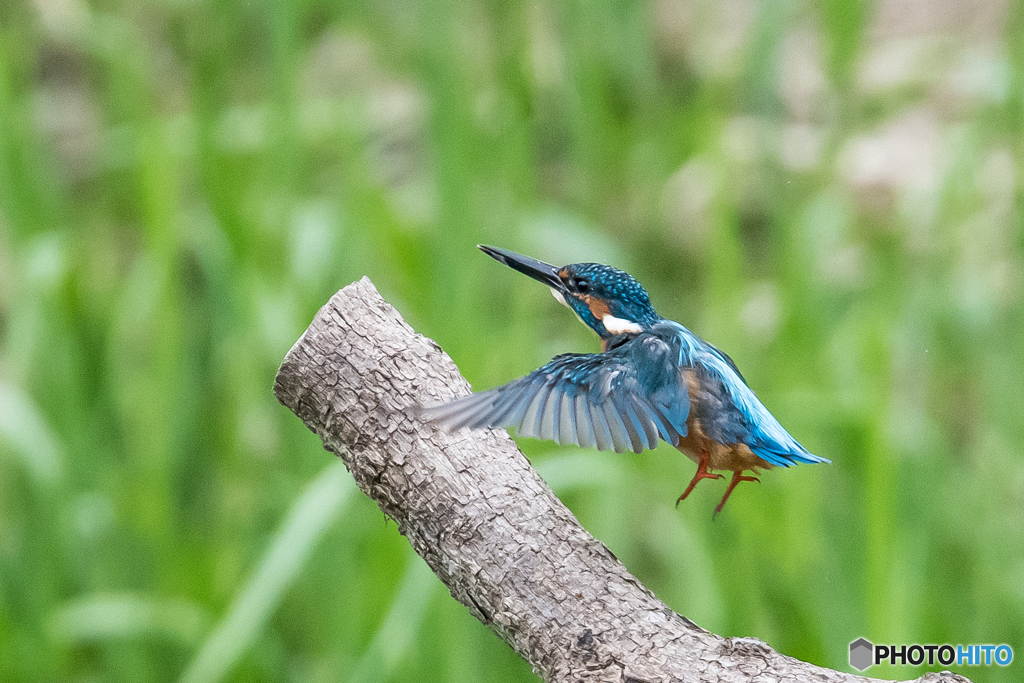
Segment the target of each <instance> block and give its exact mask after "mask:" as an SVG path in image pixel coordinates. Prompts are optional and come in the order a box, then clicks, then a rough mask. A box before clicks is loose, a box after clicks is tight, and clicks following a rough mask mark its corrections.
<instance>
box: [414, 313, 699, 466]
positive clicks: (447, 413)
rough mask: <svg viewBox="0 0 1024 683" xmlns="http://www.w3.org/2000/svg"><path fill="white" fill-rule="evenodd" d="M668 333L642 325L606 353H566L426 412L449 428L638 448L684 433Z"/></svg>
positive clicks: (681, 395)
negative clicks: (491, 429)
mask: <svg viewBox="0 0 1024 683" xmlns="http://www.w3.org/2000/svg"><path fill="white" fill-rule="evenodd" d="M678 355H679V351H678V349H676V348H673V346H672V344H671V340H666V339H664V338H662V337H660V336H658V335H656V334H652V333H643V334H640V335H638V336H637V337H636V338H634V339H632V340H631V341H629V342H627V343H625V344H622V345H621V346H618V347H616V348H615V349H613V350H610V351H607V352H604V353H591V354H578V353H569V354H564V355H561V356H556V357H555V358H554V359H553V360H552V361H551V362H550V363H548V364H547V365H545V366H544V367H542V368H539V369H537V370H534V371H533V372H531V373H530V374H529V375H527V376H526V377H521V378H520V379H517V380H513V381H511V382H509V383H508V384H505V385H503V386H500V387H498V388H496V389H491V390H489V391H483V392H480V393H476V394H472V395H470V396H466V397H464V398H460V399H456V400H455V401H452V402H451V403H444V404H439V405H434V406H427V407H424V408H423V409H422V412H421V415H422V416H423V417H424V418H425V419H427V420H430V421H433V422H436V423H438V424H440V425H442V426H444V427H445V428H447V429H449V430H452V431H454V430H456V429H461V428H463V427H469V428H471V429H479V428H484V427H514V428H515V430H516V433H517V434H518V435H519V436H529V437H534V438H538V439H552V440H554V441H555V442H556V443H559V444H566V443H573V444H576V445H577V446H584V447H596V448H597V449H598V450H602V451H606V450H613V449H614V450H615V451H616V452H619V453H622V452H623V451H626V450H633V451H634V452H636V453H639V452H641V451H642V450H644V449H645V448H654V447H655V446H657V445H658V437H661V438H662V439H664V440H665V441H668V442H669V443H671V444H672V445H677V444H678V443H679V439H680V437H682V436H686V417H687V415H688V414H689V412H690V398H689V395H688V394H687V391H686V387H685V386H684V385H682V383H681V382H680V380H679V370H678V366H677V364H676V362H675V360H676V358H678Z"/></svg>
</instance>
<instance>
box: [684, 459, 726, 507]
mask: <svg viewBox="0 0 1024 683" xmlns="http://www.w3.org/2000/svg"><path fill="white" fill-rule="evenodd" d="M709 460H710V458H708V456H707V455H706V454H705V455H701V457H700V462H699V463H698V464H697V473H696V474H695V475H693V479H691V480H690V485H689V486H687V487H686V490H685V491H683V495H681V496H679V498H677V499H676V507H679V504H680V503H681V502H683V501H684V500H686V497H687V496H688V495H690V491H692V490H693V487H694V486H696V485H697V482H698V481H700V480H701V479H721V478H722V475H721V474H715V473H714V472H708V461H709ZM734 486H735V484H734ZM730 490H731V489H730ZM725 495H726V496H728V495H729V494H728V493H727V494H725ZM723 502H724V501H723Z"/></svg>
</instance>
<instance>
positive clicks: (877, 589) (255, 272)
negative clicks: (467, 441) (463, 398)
mask: <svg viewBox="0 0 1024 683" xmlns="http://www.w3.org/2000/svg"><path fill="white" fill-rule="evenodd" d="M1022 162H1024V8H1022V6H1021V4H1020V3H1007V2H1000V1H993V0H982V1H980V2H958V1H957V0H937V1H931V0H928V1H926V0H901V1H899V2H897V1H895V0H879V1H878V2H875V3H868V2H848V1H847V0H826V2H823V3H806V2H787V1H785V0H656V1H654V2H646V3H632V2H624V1H621V0H598V1H592V2H582V1H580V0H575V1H568V2H554V1H548V0H539V1H537V2H521V1H518V0H489V1H474V2H462V3H444V2H437V1H436V0H426V1H424V2H413V1H410V0H388V1H385V2H368V1H365V2H345V1H342V2H338V3H324V2H315V1H313V0H296V1H293V2H283V1H278V2H268V3H250V2H237V1H235V0H221V1H219V2H211V3H201V2H197V1H193V0H144V1H127V0H104V1H99V0H97V1H89V2H86V1H84V0H35V1H34V2H29V1H28V0H10V1H7V2H4V3H2V4H0V680H3V681H19V682H34V681H83V682H84V681H133V682H135V681H174V680H181V681H187V682H189V683H194V682H198V681H216V680H224V681H313V682H316V681H325V682H326V681H332V682H333V681H400V680H401V681H406V680H417V681H481V680H486V681H499V682H500V681H531V680H536V679H535V677H534V676H533V674H531V672H530V670H529V667H528V666H527V665H526V664H524V663H523V662H522V661H520V660H519V659H518V658H517V657H516V656H515V655H514V654H513V653H512V652H511V651H510V650H509V649H508V648H506V647H505V646H504V645H503V644H502V643H500V642H499V641H498V640H497V638H495V637H494V636H493V635H492V634H491V633H490V632H488V631H487V630H486V629H485V628H484V627H483V626H481V625H480V624H479V623H478V622H476V621H475V620H474V619H473V618H471V617H470V616H469V615H468V613H467V612H466V611H465V610H464V609H463V608H462V607H461V606H460V605H458V604H457V603H455V601H453V600H452V599H451V598H450V597H449V596H448V595H447V593H446V591H445V590H444V588H443V587H442V586H441V585H440V583H439V582H438V581H437V580H436V579H435V578H434V577H433V575H432V574H430V573H429V571H427V570H426V569H425V568H424V567H425V565H423V563H422V562H421V561H420V560H419V559H418V557H416V556H415V555H414V554H413V552H412V551H411V550H410V548H409V546H408V544H407V542H406V541H405V540H404V539H403V538H402V537H401V536H400V535H399V534H398V533H397V531H396V529H395V526H394V524H392V523H389V522H388V521H387V520H385V519H384V518H383V516H382V515H381V513H380V512H379V510H378V509H377V508H376V506H375V504H374V503H372V502H371V501H370V500H369V499H367V498H366V497H365V496H363V495H362V494H361V493H359V492H358V491H356V490H355V487H354V485H353V484H352V482H351V479H350V477H348V475H347V473H346V472H344V470H343V469H341V468H340V467H339V465H338V464H337V462H336V461H335V460H334V459H333V458H332V457H331V456H330V455H329V454H327V453H325V452H324V451H323V450H322V448H321V446H320V444H319V442H318V440H317V439H316V438H315V437H314V436H313V435H312V434H311V433H309V432H307V431H306V429H305V427H303V425H302V424H301V423H300V422H299V421H298V420H297V419H296V418H295V417H294V416H293V415H292V414H290V413H289V412H288V411H287V410H286V409H284V408H283V407H281V406H280V405H278V404H277V402H276V400H275V399H274V396H273V394H272V391H271V387H272V381H273V377H274V374H275V371H276V369H277V366H278V364H279V363H280V361H281V360H282V358H283V357H284V354H285V352H286V351H287V350H288V348H289V347H290V346H291V344H292V343H293V342H294V341H295V340H296V339H297V338H298V336H299V334H301V332H302V331H303V330H304V329H305V327H306V325H307V324H308V323H309V321H310V320H311V318H312V316H313V314H314V313H315V312H316V310H317V309H318V308H319V307H320V306H321V305H322V304H323V303H324V302H326V300H327V299H328V298H329V297H330V295H331V294H333V293H334V292H335V291H336V290H337V289H339V288H341V287H342V286H344V285H346V284H348V283H349V282H351V281H353V280H356V279H358V278H360V277H361V276H363V275H369V276H370V277H371V278H372V280H373V282H374V283H375V284H376V286H377V287H378V288H379V289H380V291H381V292H382V293H383V294H384V296H385V297H386V298H387V299H388V300H389V301H390V302H391V303H393V304H394V305H395V306H396V307H397V308H398V309H399V311H400V312H401V313H402V314H403V315H404V316H405V317H406V319H407V320H408V321H409V322H410V323H411V324H412V325H413V326H414V327H415V328H416V329H417V330H418V331H419V332H421V333H423V334H426V335H428V336H431V337H433V338H434V339H436V340H437V341H438V342H439V343H440V344H441V345H442V346H443V347H444V348H445V349H446V350H447V351H448V352H449V353H450V354H451V355H452V357H453V358H454V359H455V360H456V362H457V363H458V364H459V365H460V367H461V368H462V370H463V371H464V373H465V374H466V376H467V377H468V378H469V379H470V381H471V382H472V383H473V384H474V386H476V387H477V388H487V387H491V386H495V385H497V384H499V383H501V382H504V381H507V380H509V379H511V378H513V377H516V376H519V375H521V374H524V373H525V372H527V371H529V370H531V369H533V368H535V367H537V366H538V365H540V364H542V363H543V362H545V361H547V360H548V359H549V358H550V357H551V356H552V355H554V354H556V353H561V352H566V351H582V350H596V349H597V348H598V345H597V342H596V339H595V338H594V337H593V335H591V334H590V333H589V331H588V330H586V329H585V328H584V327H583V326H582V325H579V324H577V323H576V322H575V321H574V320H573V319H572V318H571V316H570V314H569V313H568V312H567V311H566V310H565V309H563V308H562V307H560V306H558V305H557V304H556V303H555V302H554V301H553V300H552V299H551V297H550V295H549V294H548V292H546V291H545V290H544V288H543V287H540V286H538V285H537V284H536V283H534V282H532V281H530V280H528V279H527V278H525V277H522V276H520V275H518V274H516V273H514V272H513V271H511V270H509V269H507V268H503V267H501V266H500V265H498V264H496V263H495V262H494V261H492V260H490V259H488V258H487V257H486V256H484V255H483V254H481V253H479V252H478V251H477V250H476V248H475V245H476V244H477V243H480V242H483V243H490V244H495V245H498V246H502V247H506V248H511V249H515V250H517V251H521V252H524V253H527V254H530V255H532V256H535V257H538V258H541V259H544V260H546V261H550V262H554V263H567V262H572V261H583V260H599V261H605V262H608V263H611V264H614V265H616V266H619V267H622V268H624V269H626V270H629V271H630V272H632V273H633V274H635V275H636V276H637V277H638V278H639V279H640V280H641V281H642V282H643V283H644V284H645V285H646V286H647V288H648V289H649V290H650V292H651V295H652V299H653V302H654V304H655V306H656V307H657V309H658V311H659V312H660V313H661V314H663V315H665V316H666V317H670V318H673V319H675V320H679V321H681V322H682V323H684V324H685V325H687V326H688V327H690V328H691V329H693V330H694V331H695V332H697V333H698V334H700V335H701V336H703V337H705V338H706V339H708V340H709V341H711V342H713V343H715V344H716V345H718V346H720V347H721V348H723V349H724V350H726V351H727V352H728V353H729V354H730V355H731V356H732V357H733V358H734V359H735V360H736V362H737V363H738V364H739V366H740V368H742V369H743V371H744V373H745V375H746V377H747V379H748V381H749V382H750V384H751V386H752V387H753V388H754V389H755V391H757V393H758V394H759V396H760V397H761V398H762V399H763V400H764V402H765V403H766V404H767V405H768V407H769V408H770V409H771V410H772V411H773V412H774V413H775V414H776V415H777V416H778V417H779V418H780V420H781V421H782V423H783V424H784V425H785V426H786V427H787V428H788V429H789V430H790V431H791V432H792V433H793V434H794V435H795V436H796V437H797V438H798V439H800V441H801V442H803V443H804V444H805V445H806V446H807V447H808V448H810V449H811V450H812V451H813V452H815V453H818V454H821V455H823V456H826V457H828V458H831V459H832V460H833V462H834V464H833V465H823V466H815V467H812V466H803V467H798V468H795V469H793V470H785V471H779V470H777V471H773V472H770V473H768V474H767V476H765V477H764V480H763V483H762V484H761V485H759V486H758V485H752V484H750V485H743V486H742V487H740V489H739V491H738V492H737V493H736V495H735V496H734V497H733V498H732V500H731V501H730V502H729V505H728V506H727V508H726V510H725V513H724V514H722V515H721V516H719V518H718V520H717V521H715V522H712V520H711V510H712V508H713V507H714V505H715V503H716V502H717V500H718V498H719V497H720V496H721V494H722V491H723V486H722V485H721V483H720V482H715V483H705V484H703V485H702V486H700V487H698V488H697V489H696V491H695V493H694V495H693V496H691V498H690V499H688V500H687V501H686V502H685V503H684V504H682V505H680V506H679V508H678V510H677V509H675V508H674V507H673V503H674V501H675V499H676V497H677V496H678V495H679V493H680V492H681V491H682V489H683V487H684V486H685V485H686V483H687V482H688V481H689V479H690V477H691V476H692V474H693V464H692V463H691V462H690V461H688V460H687V459H685V458H683V457H681V456H680V455H679V454H678V453H676V452H675V451H674V450H673V449H671V448H670V447H662V448H659V449H658V450H657V451H656V452H654V453H644V454H642V455H639V456H637V455H616V454H614V453H612V454H608V453H597V452H594V451H588V450H582V449H576V448H569V447H564V448H558V447H555V446H553V445H552V444H549V443H541V442H535V441H524V443H523V444H522V446H523V448H524V450H525V451H526V452H527V454H528V455H529V456H530V457H531V458H532V460H533V462H534V463H535V464H536V465H537V467H538V469H539V470H540V471H541V473H542V474H543V475H544V476H545V478H547V479H548V481H549V482H550V483H551V484H552V486H553V487H554V488H555V490H556V492H557V493H558V494H559V495H560V496H561V497H562V499H563V500H565V502H566V503H567V504H568V505H569V507H570V508H571V509H572V510H573V511H574V512H575V513H576V514H577V516H578V517H579V519H580V521H581V522H582V523H583V524H584V525H585V526H586V527H587V528H588V529H589V530H590V531H591V532H593V533H594V534H595V535H596V536H597V537H598V538H600V539H601V540H602V541H604V542H605V543H606V544H607V545H608V546H609V547H610V548H611V549H612V550H613V551H614V552H615V554H616V555H618V557H619V558H621V559H622V561H623V562H624V563H625V564H626V566H628V567H629V568H630V569H631V570H632V571H633V572H634V573H635V574H636V575H637V576H638V577H639V578H640V579H641V580H642V581H644V582H645V583H646V584H647V585H648V586H649V587H650V588H651V589H652V590H653V591H654V592H655V593H657V594H658V595H659V596H660V597H661V598H662V599H664V600H665V601H666V602H667V603H668V604H669V605H670V606H671V607H672V608H673V609H675V610H676V611H678V612H680V613H682V614H685V615H687V616H688V617H690V618H692V619H693V620H694V621H696V622H697V623H698V624H700V625H701V626H703V627H705V628H708V629H711V630H713V631H716V632H718V633H721V634H724V635H737V636H755V637H758V638H761V639H763V640H765V641H767V642H768V643H769V644H771V645H772V646H774V647H776V648H777V649H779V650H781V651H782V652H784V653H786V654H789V655H793V656H795V657H799V658H803V659H807V660H809V661H811V662H814V663H817V664H820V665H824V666H829V667H835V668H839V669H843V670H850V669H849V667H848V665H847V648H848V644H849V643H850V641H852V640H854V639H855V638H857V637H860V636H864V637H867V638H868V639H869V640H872V641H873V642H876V643H896V644H898V643H914V642H919V643H952V644H957V643H964V644H967V643H997V644H998V643H1007V644H1010V645H1011V646H1013V647H1014V648H1015V649H1016V650H1017V654H1018V657H1021V656H1024V618H1022V616H1024V543H1022V541H1024V457H1022V451H1024V447H1022V443H1024V417H1022V414H1024V398H1022V395H1024V388H1022V387H1024V260H1022V250H1024V244H1022V234H1021V209H1022V198H1024V195H1022V179H1021V173H1022V169H1024V165H1022ZM1020 667H1021V664H1019V663H1018V662H1014V663H1013V664H1012V665H1011V666H1010V667H1008V668H1005V669H1001V668H998V667H992V668H987V669H966V670H965V669H963V668H958V667H953V668H954V669H956V670H960V671H963V672H964V673H966V674H967V675H969V676H971V677H973V678H974V680H976V681H1010V680H1019V678H1020V673H1019V671H1020ZM932 668H933V669H938V668H940V667H932ZM923 670H924V669H922V668H914V667H906V668H903V669H900V670H894V669H883V668H875V669H871V670H869V673H871V674H873V675H885V676H901V677H916V676H918V675H920V674H921V673H922V672H923Z"/></svg>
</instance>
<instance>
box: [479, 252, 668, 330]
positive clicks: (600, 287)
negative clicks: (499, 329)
mask: <svg viewBox="0 0 1024 683" xmlns="http://www.w3.org/2000/svg"><path fill="white" fill-rule="evenodd" d="M479 246H480V250H481V251H483V252H484V253H485V254H487V255H488V256H491V257H493V258H495V259H497V260H498V261H501V262H502V263H504V264H505V265H507V266H509V267H510V268H514V269H515V270H518V271H519V272H520V273H524V274H526V275H529V276H530V277H532V278H533V279H534V280H537V281H539V282H542V283H544V284H546V285H547V286H548V287H550V288H551V293H552V294H554V296H555V298H556V299H558V300H559V301H560V302H561V303H563V304H565V305H566V306H568V307H569V308H570V309H572V311H573V312H574V313H575V314H576V315H577V316H578V317H579V319H580V320H582V321H583V322H584V323H586V324H587V326H588V327H590V328H591V329H592V330H594V331H595V332H597V334H598V335H599V336H600V337H601V339H603V340H607V339H609V338H611V337H615V336H617V335H623V334H638V333H640V332H642V331H643V330H645V329H647V328H649V327H651V325H654V324H655V323H657V322H658V321H659V320H661V316H659V315H658V314H657V313H655V312H654V308H653V307H652V306H651V300H650V298H649V297H648V296H647V290H646V289H644V288H643V285H641V284H640V283H639V282H637V281H636V279H635V278H634V277H633V276H632V275H630V274H629V273H626V272H624V271H621V270H619V269H617V268H612V267H611V266H606V265H603V264H600V263H571V264H569V265H567V266H562V267H561V268H559V267H558V266H552V265H551V264H548V263H544V262H543V261H538V260H537V259H532V258H530V257H529V256H523V255H522V254H517V253H515V252H513V251H508V250H506V249H498V248H497V247H488V246H484V245H479Z"/></svg>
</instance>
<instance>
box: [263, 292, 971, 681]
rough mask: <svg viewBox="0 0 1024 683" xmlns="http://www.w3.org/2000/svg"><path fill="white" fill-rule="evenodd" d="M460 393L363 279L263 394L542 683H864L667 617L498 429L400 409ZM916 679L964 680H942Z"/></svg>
mask: <svg viewBox="0 0 1024 683" xmlns="http://www.w3.org/2000/svg"><path fill="white" fill-rule="evenodd" d="M467 391H468V384H467V383H466V381H465V380H464V379H463V378H462V377H461V375H459V372H458V370H457V369H456V367H455V365H454V364H453V363H452V361H451V359H450V358H448V356H447V355H445V353H444V352H443V351H441V349H440V348H439V347H438V346H437V345H436V344H435V343H434V342H433V341H431V340H429V339H427V338H425V337H423V336H421V335H418V334H416V333H415V332H414V331H413V330H412V329H411V328H410V327H409V326H408V325H407V324H406V323H405V321H403V320H402V318H401V316H400V315H399V314H398V312H397V311H395V309H394V308H392V307H391V306H390V305H389V304H388V303H387V302H385V301H384V300H383V299H382V298H381V297H380V295H379V294H378V293H377V290H376V289H375V288H374V286H373V284H372V283H371V282H370V281H369V279H367V278H363V279H362V280H360V281H359V282H356V283H353V284H351V285H349V286H348V287H345V288H344V289H343V290H341V291H340V292H338V293H337V294H335V295H334V296H333V297H332V298H331V300H330V301H329V302H328V303H327V304H326V305H325V306H324V307H323V308H322V309H321V310H320V312H319V313H318V314H317V315H316V318H315V319H314V320H313V322H312V324H310V326H309V329H307V330H306V332H305V333H304V334H303V335H302V337H301V338H300V339H299V340H298V342H296V344H295V346H294V347H292V349H291V350H290V351H289V352H288V355H287V356H286V357H285V360H284V363H283V364H282V366H281V369H280V370H279V372H278V375H277V379H276V382H275V385H274V392H275V394H276V395H277V397H278V400H280V401H281V403H283V404H284V405H285V406H287V407H288V408H290V409H291V410H292V411H293V412H294V413H295V414H296V415H298V416H299V418H301V419H302V421H303V422H304V423H305V424H306V426H307V427H309V428H310V429H311V430H312V431H313V432H315V433H316V434H317V435H318V436H319V437H320V438H321V439H322V440H323V442H324V447H325V448H326V449H327V450H329V451H332V452H333V453H335V454H337V455H338V456H339V457H340V458H341V459H342V460H343V461H344V462H345V465H346V466H347V467H348V470H349V472H351V473H352V476H353V477H354V478H355V480H356V482H357V483H358V485H359V487H360V488H361V489H362V490H363V492H364V493H366V494H367V495H368V496H370V497H371V498H373V499H374V500H375V501H376V502H377V504H378V505H379V506H380V508H381V510H382V511H383V512H384V513H385V514H386V515H388V516H389V517H391V518H392V519H393V520H395V521H396V522H397V523H398V528H399V530H400V531H401V533H402V534H403V535H405V536H406V538H408V539H409V541H410V542H411V543H412V545H413V548H414V549H415V550H416V552H417V553H419V554H420V555H421V556H422V557H423V559H424V560H426V562H427V564H428V565H429V566H430V568H431V569H432V570H433V571H434V573H435V574H437V576H438V577H439V578H440V579H441V581H443V582H444V584H445V585H446V586H447V587H448V589H449V590H450V591H451V594H452V596H453V597H454V598H455V599H456V600H458V601H459V602H461V603H462V604H463V605H465V606H466V608H467V609H469V611H470V612H471V613H472V614H473V615H474V616H475V617H476V618H477V619H479V620H480V621H482V622H483V623H484V624H486V625H487V626H488V627H490V628H491V630H493V631H494V632H495V633H496V634H497V635H498V637H499V638H501V639H502V640H504V641H505V642H506V643H508V644H509V645H510V646H511V647H512V648H514V649H515V651H516V652H518V653H519V654H520V656H522V657H523V658H524V659H526V660H527V661H528V662H529V663H530V665H531V666H532V667H533V670H534V671H535V672H536V673H537V674H538V675H539V676H540V677H541V678H543V679H544V680H545V681H558V682H562V681H566V682H567V681H621V682H623V683H625V682H627V681H633V682H640V681H651V682H654V681H687V682H690V681H692V682H697V681H702V682H716V683H732V682H737V683H738V682H740V681H743V682H750V681H755V680H756V681H783V680H788V681H820V682H823V683H824V682H833V681H834V682H839V681H844V682H850V683H853V682H859V683H865V682H867V681H874V680H877V679H868V678H864V677H861V676H854V675H851V674H846V673H842V672H839V671H833V670H831V669H824V668H821V667H817V666H814V665H812V664H807V663H805V662H801V661H799V660H796V659H793V658H791V657H786V656H785V655H781V654H779V653H777V652H775V651H774V650H772V649H771V648H770V647H768V646H767V645H766V644H765V643H762V642H761V641H759V640H756V639H753V638H722V637H721V636H717V635H715V634H713V633H709V632H708V631H705V630H704V629H701V628H700V627H698V626H697V625H695V624H694V623H693V622H691V621H690V620H689V619H687V618H686V617H683V616H681V615H679V614H676V613H675V612H673V611H672V610H671V609H669V608H668V607H667V606H666V605H665V604H664V603H663V602H661V601H660V600H658V598H656V597H655V596H654V594H652V593H651V592H650V591H649V590H647V589H646V588H645V587H644V586H643V584H641V583H640V581H639V580H637V579H636V578H635V577H634V576H632V575H631V574H630V573H629V572H628V571H627V570H626V568H625V567H624V566H623V565H622V563H620V562H619V561H618V560H617V559H616V558H615V556H614V555H612V553H611V552H610V551H609V550H608V549H607V548H606V547H605V546H604V544H602V543H601V542H600V541H598V540H596V539H595V538H594V537H593V536H591V535H590V534H589V533H587V531H586V530H585V529H583V527H581V526H580V524H579V522H577V521H576V518H575V517H574V516H573V515H572V513H571V512H569V510H568V509H566V507H565V506H564V505H562V503H561V502H560V501H559V500H558V499H557V498H556V497H555V495H554V494H553V493H552V492H551V490H550V489H549V488H548V486H547V485H546V484H545V483H544V481H543V480H542V479H541V478H540V477H539V476H538V475H537V473H536V472H535V471H534V469H533V468H532V467H531V466H530V464H529V463H528V462H527V460H526V458H524V457H523V455H522V454H521V453H520V452H519V450H518V449H517V448H516V446H515V444H514V443H513V442H512V440H511V439H510V438H509V437H508V435H507V434H506V433H505V432H503V431H492V430H484V431H475V432H465V431H463V432H460V433H456V434H447V433H444V432H441V431H438V430H437V429H435V428H434V427H433V426H431V425H429V424H424V423H422V422H420V421H418V420H417V419H416V418H415V417H413V415H412V413H411V411H410V410H409V408H410V407H411V406H414V405H417V404H420V403H424V402H432V401H438V400H447V399H450V398H453V397H455V396H457V395H462V394H465V393H467ZM918 680H919V681H922V683H923V682H924V681H930V682H938V681H948V682H951V683H952V682H957V683H965V682H967V679H965V678H963V677H962V676H959V675H957V674H953V673H949V672H943V673H941V674H934V673H932V674H927V675H925V676H923V677H922V678H920V679H918ZM967 683H969V682H967Z"/></svg>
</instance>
